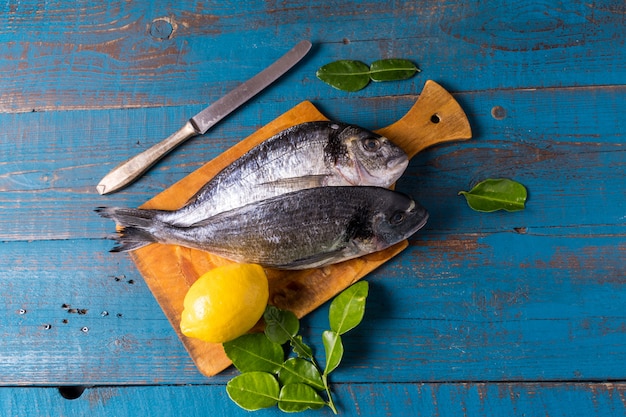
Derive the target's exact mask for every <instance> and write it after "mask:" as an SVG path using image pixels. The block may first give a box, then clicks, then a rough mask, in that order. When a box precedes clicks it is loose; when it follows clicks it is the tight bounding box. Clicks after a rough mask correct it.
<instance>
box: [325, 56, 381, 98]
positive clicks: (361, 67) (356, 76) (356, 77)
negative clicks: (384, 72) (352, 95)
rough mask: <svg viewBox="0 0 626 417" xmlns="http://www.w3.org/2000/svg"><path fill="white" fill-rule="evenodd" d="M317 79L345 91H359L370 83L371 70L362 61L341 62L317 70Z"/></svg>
mask: <svg viewBox="0 0 626 417" xmlns="http://www.w3.org/2000/svg"><path fill="white" fill-rule="evenodd" d="M315 75H316V76H317V78H319V79H320V80H322V81H324V82H325V83H326V84H329V85H331V86H332V87H334V88H336V89H339V90H343V91H359V90H361V89H362V88H365V86H366V85H367V84H369V82H370V69H369V67H368V66H367V65H365V64H364V63H362V62H360V61H352V60H341V61H335V62H331V63H330V64H326V65H324V66H323V67H321V68H320V69H318V70H317V72H316V74H315Z"/></svg>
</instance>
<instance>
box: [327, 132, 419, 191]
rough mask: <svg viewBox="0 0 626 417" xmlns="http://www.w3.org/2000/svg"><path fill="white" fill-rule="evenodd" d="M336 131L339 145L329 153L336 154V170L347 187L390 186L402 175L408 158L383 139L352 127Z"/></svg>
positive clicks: (334, 157) (372, 133) (334, 158)
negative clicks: (333, 152)
mask: <svg viewBox="0 0 626 417" xmlns="http://www.w3.org/2000/svg"><path fill="white" fill-rule="evenodd" d="M339 130H340V132H339V133H338V135H337V138H336V141H337V142H338V144H339V146H335V147H334V148H328V150H330V151H335V155H332V160H333V162H334V165H335V169H336V170H337V171H338V172H339V173H340V175H341V177H342V178H343V179H344V180H345V181H346V182H347V183H348V184H349V185H370V186H377V187H389V186H391V185H392V184H393V183H395V182H396V181H397V180H398V178H400V176H401V175H402V174H403V173H404V170H405V169H406V167H407V166H408V164H409V158H408V156H407V154H406V153H405V152H404V151H403V150H402V149H400V147H398V146H397V145H395V144H394V143H392V142H391V141H390V140H389V139H387V138H386V137H384V136H381V135H379V134H377V133H374V132H371V131H369V130H367V129H363V128H360V127H357V126H352V125H344V126H342V128H339ZM339 152H340V153H339Z"/></svg>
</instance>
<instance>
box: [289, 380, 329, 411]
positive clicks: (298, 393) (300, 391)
mask: <svg viewBox="0 0 626 417" xmlns="http://www.w3.org/2000/svg"><path fill="white" fill-rule="evenodd" d="M325 405H326V402H325V401H324V399H323V398H322V397H320V395H319V394H318V393H317V392H316V391H315V390H314V389H313V388H311V387H310V386H308V385H306V384H288V385H285V386H284V387H283V388H282V389H281V390H280V396H279V398H278V408H279V409H280V410H281V411H284V412H287V413H297V412H300V411H305V410H308V409H312V410H319V409H320V408H322V407H324V406H325Z"/></svg>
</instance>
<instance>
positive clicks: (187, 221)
mask: <svg viewBox="0 0 626 417" xmlns="http://www.w3.org/2000/svg"><path fill="white" fill-rule="evenodd" d="M407 165H408V157H407V155H406V154H405V153H404V151H402V149H400V148H399V147H397V146H396V145H394V144H393V143H391V142H390V141H389V140H388V139H387V138H385V137H383V136H380V135H378V134H376V133H373V132H370V131H369V130H366V129H363V128H360V127H358V126H354V125H346V124H341V123H335V122H327V121H323V122H308V123H302V124H299V125H296V126H294V127H292V128H289V129H286V130H284V131H282V132H280V133H278V134H277V135H275V136H273V137H271V138H269V139H268V140H266V141H264V142H262V143H261V144H260V145H258V146H256V147H255V148H253V149H252V150H250V151H249V152H247V153H246V154H244V155H243V156H242V157H241V158H239V159H238V160H236V161H235V162H233V163H232V164H231V165H229V166H228V167H226V168H224V169H223V170H222V171H221V172H220V173H218V174H217V175H216V176H215V177H214V178H213V179H211V180H210V181H209V182H208V183H206V184H205V185H204V186H203V187H202V188H201V189H200V190H199V191H198V192H197V193H196V194H195V195H194V196H193V197H192V198H191V199H190V200H189V201H188V202H187V204H186V205H185V206H184V207H182V208H180V209H178V210H175V211H171V212H163V213H159V214H158V215H157V216H158V217H157V218H158V220H160V221H162V222H166V223H169V224H171V225H175V226H190V225H193V224H195V223H198V222H200V221H203V220H204V219H207V218H209V217H211V216H213V215H215V214H217V213H221V212H224V211H228V210H231V209H233V208H236V207H241V206H244V205H246V204H249V203H252V202H255V201H260V200H264V199H266V198H269V197H273V196H276V195H279V194H284V193H287V192H291V191H296V190H301V189H304V188H313V187H321V186H341V185H372V186H379V187H389V186H391V185H392V184H393V183H395V182H396V180H397V179H398V178H399V177H400V176H401V175H402V173H403V172H404V170H405V169H406V167H407Z"/></svg>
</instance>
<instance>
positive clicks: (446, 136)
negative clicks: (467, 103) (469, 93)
mask: <svg viewBox="0 0 626 417" xmlns="http://www.w3.org/2000/svg"><path fill="white" fill-rule="evenodd" d="M376 132H377V133H378V134H381V135H383V136H385V137H386V138H388V139H390V140H391V141H392V142H394V143H395V144H396V145H398V146H400V147H401V148H402V149H404V151H405V152H406V153H407V155H408V156H409V158H412V157H413V156H415V155H416V154H417V153H418V152H420V151H422V150H424V149H425V148H427V147H429V146H432V145H435V144H439V143H442V142H449V141H453V140H466V139H470V138H471V137H472V129H471V127H470V124H469V121H468V120H467V116H466V115H465V112H464V111H463V109H462V108H461V106H460V105H459V103H458V102H457V101H456V100H455V99H454V97H452V95H451V94H450V93H449V92H448V91H446V89H444V88H443V87H442V86H440V85H439V84H437V83H436V82H434V81H432V80H428V81H426V84H425V85H424V89H423V90H422V93H421V94H420V96H419V98H418V99H417V102H416V103H415V104H414V105H413V107H411V109H410V110H409V111H408V112H407V113H406V114H405V115H404V116H403V117H402V118H401V119H400V120H398V121H397V122H395V123H392V124H390V125H389V126H387V127H384V128H382V129H378V130H377V131H376Z"/></svg>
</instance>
